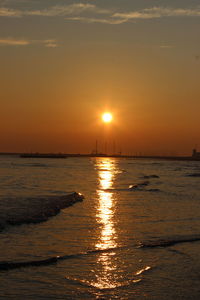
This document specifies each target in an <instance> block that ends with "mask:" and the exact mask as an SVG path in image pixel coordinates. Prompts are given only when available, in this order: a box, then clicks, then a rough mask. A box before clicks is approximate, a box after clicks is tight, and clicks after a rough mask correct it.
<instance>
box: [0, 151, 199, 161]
mask: <svg viewBox="0 0 200 300" xmlns="http://www.w3.org/2000/svg"><path fill="white" fill-rule="evenodd" d="M0 155H2V156H3V155H15V156H16V155H17V156H19V157H21V158H68V157H69V158H70V157H83V158H84V157H90V158H95V157H105V158H106V157H108V158H129V159H156V160H159V159H160V160H179V161H200V159H198V158H194V157H192V156H164V155H116V154H115V155H114V154H113V155H106V154H101V153H97V154H79V153H76V154H72V153H16V152H0Z"/></svg>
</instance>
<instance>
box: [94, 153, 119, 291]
mask: <svg viewBox="0 0 200 300" xmlns="http://www.w3.org/2000/svg"><path fill="white" fill-rule="evenodd" d="M96 168H97V172H98V180H99V182H98V190H97V195H98V206H97V211H96V220H97V222H98V223H99V226H100V228H101V230H100V235H99V241H98V242H97V244H96V248H97V249H110V248H115V247H117V246H118V244H117V229H116V223H115V209H116V206H115V205H116V199H115V198H114V193H112V188H113V183H114V180H115V176H116V174H117V173H118V171H119V170H118V167H117V164H116V161H115V159H111V158H99V159H97V161H96ZM114 255H115V251H114V249H113V251H112V252H104V253H101V254H100V255H99V257H98V261H97V263H98V265H99V269H100V272H98V274H97V276H96V281H95V282H93V285H94V286H95V287H97V288H100V289H106V288H109V289H110V288H115V287H117V286H119V283H117V274H116V269H117V266H116V263H115V260H114Z"/></svg>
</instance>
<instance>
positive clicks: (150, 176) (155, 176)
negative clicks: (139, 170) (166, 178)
mask: <svg viewBox="0 0 200 300" xmlns="http://www.w3.org/2000/svg"><path fill="white" fill-rule="evenodd" d="M142 178H143V179H150V178H160V177H159V176H158V175H155V174H152V175H144V176H142Z"/></svg>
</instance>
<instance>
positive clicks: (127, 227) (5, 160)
mask: <svg viewBox="0 0 200 300" xmlns="http://www.w3.org/2000/svg"><path fill="white" fill-rule="evenodd" d="M72 195H73V196H72ZM68 197H69V198H70V197H75V198H76V197H77V200H81V201H77V202H76V201H75V202H74V203H72V204H73V205H71V206H69V207H65V206H64V205H63V206H62V207H61V206H60V203H61V202H62V201H63V199H64V198H68ZM78 197H79V198H81V199H78ZM83 197H84V199H83ZM82 200H83V201H82ZM0 299H17V300H18V299H19V300H21V299H81V300H82V299H94V300H95V299H140V300H143V299H152V300H153V299H155V300H168V299H193V300H195V299H200V161H175V160H173V161H170V160H159V159H130V158H109V157H99V158H86V157H79V158H76V157H74V158H66V159H50V158H20V157H18V156H15V155H8V156H6V155H5V156H3V155H1V156H0Z"/></svg>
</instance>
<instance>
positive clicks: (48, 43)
mask: <svg viewBox="0 0 200 300" xmlns="http://www.w3.org/2000/svg"><path fill="white" fill-rule="evenodd" d="M28 45H43V46H45V47H49V48H55V47H58V44H57V41H56V40H25V39H14V38H2V39H1V38H0V46H28Z"/></svg>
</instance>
